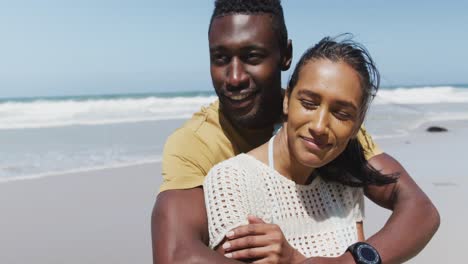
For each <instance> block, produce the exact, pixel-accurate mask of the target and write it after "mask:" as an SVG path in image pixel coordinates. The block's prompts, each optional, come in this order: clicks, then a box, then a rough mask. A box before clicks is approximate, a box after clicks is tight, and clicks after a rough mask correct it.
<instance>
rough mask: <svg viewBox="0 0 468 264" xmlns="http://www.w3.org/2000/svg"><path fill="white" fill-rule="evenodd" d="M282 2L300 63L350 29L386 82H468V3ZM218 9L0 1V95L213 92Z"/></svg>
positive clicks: (205, 3)
mask: <svg viewBox="0 0 468 264" xmlns="http://www.w3.org/2000/svg"><path fill="white" fill-rule="evenodd" d="M463 2H464V3H463ZM283 6H284V11H285V17H286V24H287V26H288V30H289V36H290V38H291V39H292V40H293V45H294V50H295V52H294V58H295V60H294V62H296V60H297V58H298V57H299V56H300V54H301V53H302V52H303V51H304V50H305V49H306V48H307V47H309V46H310V45H312V44H313V43H316V42H317V41H318V40H319V39H320V38H322V37H323V36H326V35H336V34H339V33H343V32H351V33H353V34H355V36H356V40H358V41H360V42H362V43H364V44H365V45H366V46H367V48H368V49H369V50H370V52H371V54H372V55H373V57H374V59H375V60H376V61H377V64H378V66H379V68H380V70H381V73H382V77H383V83H384V84H385V85H401V84H406V85H416V84H446V83H468V52H467V47H468V15H467V14H466V12H467V10H468V2H467V1H458V0H449V1H431V0H426V1H417V0H415V1H403V0H392V1H383V0H366V1H364V0H362V1H359V0H353V1H349V0H341V1H338V0H314V1H311V0H303V1H300V0H285V1H283ZM212 7H213V1H211V0H196V1H195V0H185V1H181V0H170V1H169V0H166V1H159V0H128V1H119V0H80V1H77V0H60V1H59V0H48V1H36V0H30V1H24V0H15V1H11V0H10V1H8V0H0V39H1V40H0V91H1V93H0V97H23V96H53V95H76V94H107V93H135V92H158V91H177V90H210V89H212V86H211V81H210V76H209V68H208V66H209V60H208V41H207V27H208V22H209V18H210V15H211V12H212ZM288 77H289V73H286V74H284V75H283V82H285V81H286V80H287V78H288Z"/></svg>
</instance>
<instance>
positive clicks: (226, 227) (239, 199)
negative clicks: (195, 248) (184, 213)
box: [203, 160, 249, 248]
mask: <svg viewBox="0 0 468 264" xmlns="http://www.w3.org/2000/svg"><path fill="white" fill-rule="evenodd" d="M228 161H229V160H228ZM247 188H248V184H247V182H246V174H245V170H243V169H241V168H238V167H237V166H233V165H232V164H228V163H227V162H223V163H220V164H218V165H216V166H215V167H213V169H211V170H210V172H209V173H208V175H207V176H206V179H205V182H204V184H203V190H204V193H205V205H206V212H207V216H208V231H209V234H210V243H209V246H210V248H215V247H216V246H217V245H218V244H219V243H220V242H221V241H223V239H224V237H225V236H226V234H227V232H229V231H230V230H232V229H233V228H236V227H238V226H241V225H245V224H248V221H247V216H248V213H249V200H248V196H247V191H248V189H247Z"/></svg>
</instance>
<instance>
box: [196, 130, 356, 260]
mask: <svg viewBox="0 0 468 264" xmlns="http://www.w3.org/2000/svg"><path fill="white" fill-rule="evenodd" d="M272 139H273V138H272ZM272 142H273V140H270V147H269V152H270V155H269V156H270V162H269V164H270V166H271V165H273V155H272V153H273V151H272V149H273V144H272ZM273 167H274V166H273ZM203 189H204V192H205V203H206V209H207V214H208V225H209V235H210V244H209V245H210V247H211V248H215V247H216V246H217V245H218V244H219V243H220V242H221V241H222V240H223V239H224V237H225V236H226V234H227V232H229V231H230V230H231V229H233V228H235V227H238V226H241V225H245V224H247V223H248V221H247V216H248V215H249V214H251V215H255V216H258V217H260V218H262V219H263V220H264V221H265V222H268V223H274V224H277V225H279V226H280V228H281V230H282V231H283V234H284V236H285V237H286V239H287V240H288V242H289V243H290V244H291V246H293V247H294V248H296V249H297V250H299V252H301V253H302V254H303V255H304V256H306V257H313V256H324V257H335V256H339V255H342V254H343V253H344V252H345V251H346V249H347V248H348V246H350V245H351V244H354V243H355V242H357V241H358V237H357V230H356V222H358V221H362V220H363V217H364V198H363V190H362V188H352V187H348V186H345V185H342V184H339V183H334V182H325V181H324V180H323V179H321V178H320V176H318V177H316V178H315V179H314V180H313V181H312V183H310V184H309V185H299V184H296V183H295V182H294V181H292V180H290V179H288V178H286V177H285V176H282V175H281V174H279V173H278V172H277V171H275V170H274V169H272V168H271V167H269V166H268V165H266V164H264V163H263V162H261V161H259V160H257V159H255V158H254V157H252V156H250V155H248V154H240V155H238V156H236V157H233V158H231V159H228V160H225V161H223V162H221V163H219V164H217V165H216V166H214V167H213V168H212V169H211V170H210V172H209V173H208V175H207V177H206V179H205V182H204V184H203Z"/></svg>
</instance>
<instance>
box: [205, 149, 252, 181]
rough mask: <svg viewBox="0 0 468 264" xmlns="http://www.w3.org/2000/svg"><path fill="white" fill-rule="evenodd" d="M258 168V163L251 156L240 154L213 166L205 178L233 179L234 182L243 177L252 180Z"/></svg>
mask: <svg viewBox="0 0 468 264" xmlns="http://www.w3.org/2000/svg"><path fill="white" fill-rule="evenodd" d="M260 166H261V162H260V161H258V160H256V159H255V158H254V157H252V156H251V155H248V154H244V153H242V154H239V155H237V156H234V157H232V158H229V159H227V160H224V161H222V162H220V163H218V164H216V165H215V166H213V168H211V170H210V171H209V172H208V175H207V178H208V177H210V178H213V177H216V178H222V179H226V178H235V179H236V180H240V179H241V178H245V177H248V178H252V175H254V174H256V173H255V172H256V171H257V170H258V167H260ZM217 176H218V177H217ZM219 176H220V177H219Z"/></svg>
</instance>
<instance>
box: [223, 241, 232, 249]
mask: <svg viewBox="0 0 468 264" xmlns="http://www.w3.org/2000/svg"><path fill="white" fill-rule="evenodd" d="M230 247H231V243H229V242H226V243H224V244H223V248H224V249H228V248H230Z"/></svg>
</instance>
